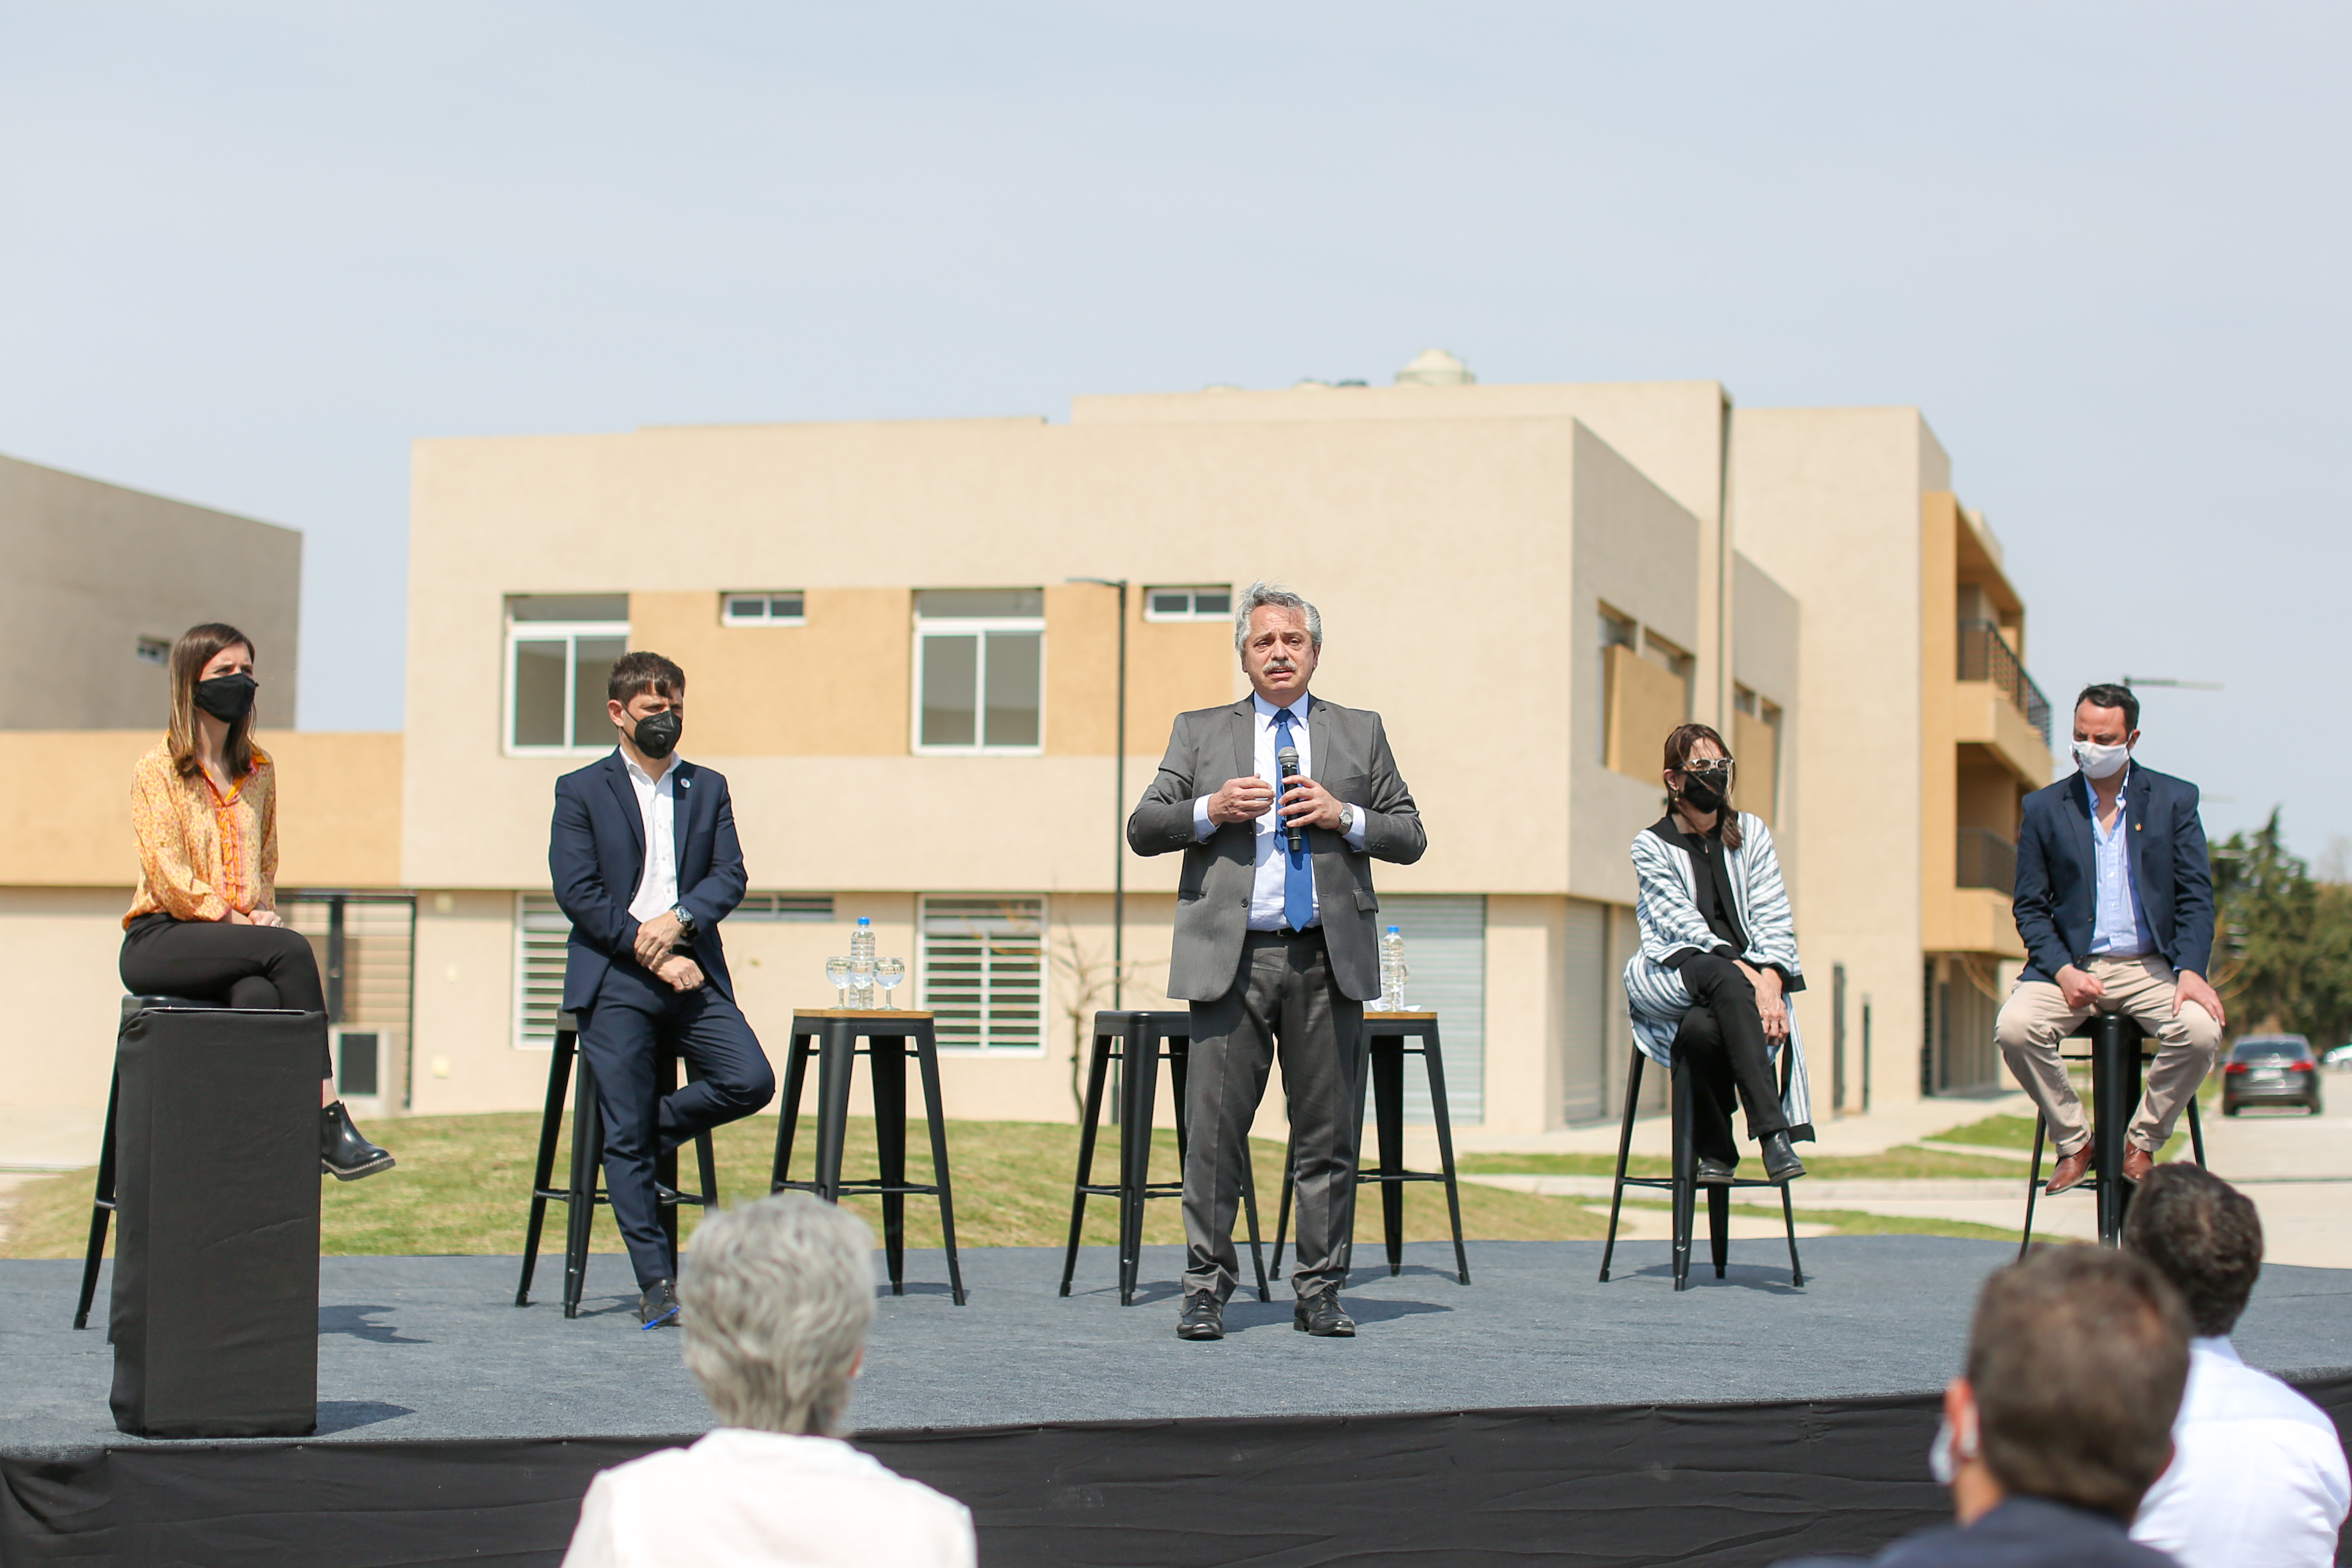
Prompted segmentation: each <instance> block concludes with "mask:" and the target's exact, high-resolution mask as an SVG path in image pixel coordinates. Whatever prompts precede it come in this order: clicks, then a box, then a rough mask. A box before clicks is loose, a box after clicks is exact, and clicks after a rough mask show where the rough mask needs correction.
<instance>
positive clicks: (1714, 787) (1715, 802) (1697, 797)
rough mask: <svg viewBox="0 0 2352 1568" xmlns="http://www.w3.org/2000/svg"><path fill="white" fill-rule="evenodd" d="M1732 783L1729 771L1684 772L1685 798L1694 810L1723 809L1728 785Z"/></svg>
mask: <svg viewBox="0 0 2352 1568" xmlns="http://www.w3.org/2000/svg"><path fill="white" fill-rule="evenodd" d="M1730 783H1731V775H1730V774H1728V773H1685V774H1683V799H1684V801H1685V802H1686V803H1687V804H1688V805H1689V806H1690V808H1691V809H1692V810H1693V811H1721V810H1722V809H1723V805H1724V799H1725V790H1726V786H1727V785H1728V784H1730Z"/></svg>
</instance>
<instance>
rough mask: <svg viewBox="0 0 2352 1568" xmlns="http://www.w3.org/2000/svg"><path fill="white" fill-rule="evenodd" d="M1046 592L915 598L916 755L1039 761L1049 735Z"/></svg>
mask: <svg viewBox="0 0 2352 1568" xmlns="http://www.w3.org/2000/svg"><path fill="white" fill-rule="evenodd" d="M914 742H915V750H916V751H917V752H929V753H952V752H967V753H969V752H982V753H997V754H1003V755H1014V756H1029V755H1034V754H1035V753H1036V752H1038V751H1039V750H1040V749H1041V748H1042V747H1043V745H1044V743H1045V590H1043V589H1041V588H982V589H968V588H935V589H925V590H923V591H921V592H919V593H918V594H917V595H915V736H914Z"/></svg>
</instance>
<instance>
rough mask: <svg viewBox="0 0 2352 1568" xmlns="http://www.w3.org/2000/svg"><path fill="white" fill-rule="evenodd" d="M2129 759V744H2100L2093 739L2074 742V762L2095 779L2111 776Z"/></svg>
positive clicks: (2119, 771) (2121, 769) (2120, 769)
mask: <svg viewBox="0 0 2352 1568" xmlns="http://www.w3.org/2000/svg"><path fill="white" fill-rule="evenodd" d="M2129 761H2131V748H2130V747H2129V746H2102V745H2100V744H2099V743H2098V742H2095V741H2077V742H2074V763H2075V765H2076V766H2078V767H2080V768H2081V769H2082V770H2083V772H2084V773H2085V774H2087V775H2088V776H2090V777H2092V778H2095V779H2107V778H2113V777H2115V776H2116V774H2117V773H2121V772H2122V771H2123V766H2124V764H2125V763H2127V762H2129Z"/></svg>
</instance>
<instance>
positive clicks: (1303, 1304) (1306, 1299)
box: [1290, 1290, 1356, 1340]
mask: <svg viewBox="0 0 2352 1568" xmlns="http://www.w3.org/2000/svg"><path fill="white" fill-rule="evenodd" d="M1290 1326H1291V1327H1292V1328H1294V1329H1297V1330H1298V1331H1300V1332H1302V1333H1308V1334H1313V1335H1314V1336H1315V1337H1316V1338H1317V1339H1318V1340H1352V1339H1354V1338H1355V1337H1356V1320H1355V1319H1353V1318H1351V1317H1349V1316H1348V1314H1347V1313H1345V1312H1343V1311H1341V1310H1339V1292H1338V1291H1337V1290H1318V1291H1317V1292H1316V1293H1315V1294H1314V1295H1312V1296H1301V1297H1300V1298H1299V1299H1298V1306H1297V1310H1295V1311H1293V1312H1292V1313H1291V1315H1290Z"/></svg>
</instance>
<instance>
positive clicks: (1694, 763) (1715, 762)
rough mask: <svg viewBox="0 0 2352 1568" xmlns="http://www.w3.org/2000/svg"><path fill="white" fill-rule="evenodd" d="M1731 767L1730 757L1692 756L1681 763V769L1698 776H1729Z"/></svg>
mask: <svg viewBox="0 0 2352 1568" xmlns="http://www.w3.org/2000/svg"><path fill="white" fill-rule="evenodd" d="M1731 769H1732V759H1731V758H1729V757H1693V758H1692V759H1691V760H1690V761H1688V762H1686V763H1684V764H1683V765H1682V769H1681V771H1682V772H1683V773H1685V774H1696V775H1697V776H1699V777H1700V778H1729V777H1730V776H1731Z"/></svg>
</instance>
